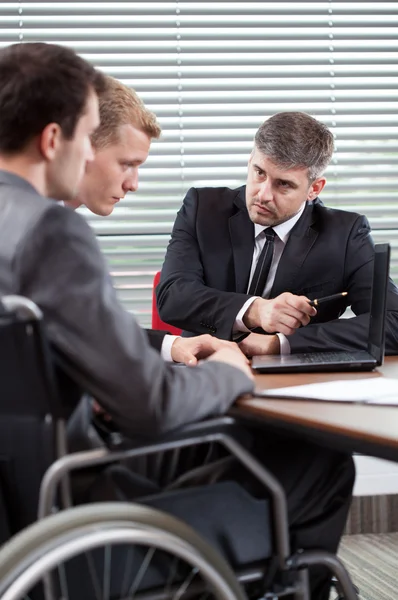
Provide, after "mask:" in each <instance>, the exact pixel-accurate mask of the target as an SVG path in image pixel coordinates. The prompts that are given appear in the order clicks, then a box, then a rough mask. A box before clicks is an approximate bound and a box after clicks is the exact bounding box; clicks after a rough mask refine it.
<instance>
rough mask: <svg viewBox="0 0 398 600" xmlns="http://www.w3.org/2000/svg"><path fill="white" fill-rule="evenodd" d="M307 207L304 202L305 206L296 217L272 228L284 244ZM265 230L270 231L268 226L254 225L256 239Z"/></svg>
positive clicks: (302, 206)
mask: <svg viewBox="0 0 398 600" xmlns="http://www.w3.org/2000/svg"><path fill="white" fill-rule="evenodd" d="M305 205H306V202H303V204H302V205H301V207H300V210H299V211H298V213H297V214H296V215H294V217H291V218H290V219H288V220H287V221H285V222H284V223H281V224H280V225H275V227H273V228H272V229H273V230H274V231H275V233H276V235H277V236H278V238H279V239H280V240H281V241H282V242H283V243H284V244H285V243H286V242H287V240H288V238H289V234H290V232H291V230H292V229H293V227H294V226H295V224H296V223H297V221H298V220H299V218H300V217H301V215H302V214H303V212H304V209H305ZM264 229H268V227H267V226H265V227H264V225H259V224H258V223H254V239H256V237H257V236H258V235H259V234H260V233H261V232H263V231H264Z"/></svg>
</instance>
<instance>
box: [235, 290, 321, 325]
mask: <svg viewBox="0 0 398 600" xmlns="http://www.w3.org/2000/svg"><path fill="white" fill-rule="evenodd" d="M315 315H316V309H315V308H314V307H313V306H311V305H310V301H309V299H308V298H306V296H295V295H294V294H291V293H290V292H284V293H283V294H280V295H279V296H277V297H276V298H273V299H272V300H265V299H264V298H257V299H256V300H255V301H254V302H253V303H252V304H251V306H250V307H249V308H248V310H247V311H246V314H245V316H244V318H243V322H244V323H245V325H246V327H248V328H249V329H254V328H255V327H262V329H264V331H267V332H268V333H283V334H284V335H292V333H294V332H295V330H296V329H297V328H298V327H301V326H303V327H305V325H308V323H309V322H310V319H311V317H315Z"/></svg>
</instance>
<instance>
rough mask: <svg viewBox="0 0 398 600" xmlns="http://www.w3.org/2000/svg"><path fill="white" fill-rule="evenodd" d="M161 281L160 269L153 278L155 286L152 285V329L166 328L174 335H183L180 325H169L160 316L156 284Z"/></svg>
mask: <svg viewBox="0 0 398 600" xmlns="http://www.w3.org/2000/svg"><path fill="white" fill-rule="evenodd" d="M159 281H160V271H158V272H157V273H155V277H154V279H153V287H152V329H161V330H165V331H167V332H168V333H171V334H173V335H181V332H182V329H179V328H178V327H174V326H173V325H168V324H167V323H165V322H164V321H162V319H161V318H160V316H159V313H158V307H157V303H156V293H155V290H156V286H157V285H158V283H159Z"/></svg>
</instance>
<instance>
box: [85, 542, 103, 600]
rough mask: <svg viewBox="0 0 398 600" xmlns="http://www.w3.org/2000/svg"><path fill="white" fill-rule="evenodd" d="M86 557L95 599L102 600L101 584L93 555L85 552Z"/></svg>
mask: <svg viewBox="0 0 398 600" xmlns="http://www.w3.org/2000/svg"><path fill="white" fill-rule="evenodd" d="M85 557H86V560H87V565H88V571H89V575H90V579H91V582H92V584H93V589H94V594H95V598H96V600H101V584H100V582H99V579H98V575H97V571H96V569H95V565H94V560H93V557H92V555H91V552H85Z"/></svg>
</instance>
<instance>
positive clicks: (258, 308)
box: [157, 112, 398, 355]
mask: <svg viewBox="0 0 398 600" xmlns="http://www.w3.org/2000/svg"><path fill="white" fill-rule="evenodd" d="M332 152H333V136H332V133H331V132H330V131H329V130H328V129H327V127H326V126H325V125H323V124H322V123H320V122H319V121H317V120H316V119H314V118H312V117H310V116H309V115H307V114H304V113H299V112H291V113H289V112H287V113H279V114H276V115H274V116H273V117H271V118H270V119H268V120H267V121H265V123H263V125H262V126H261V127H260V129H259V130H258V132H257V134H256V137H255V144H254V149H253V151H252V154H251V156H250V159H249V165H248V176H247V185H246V186H243V187H241V188H238V189H236V190H231V189H228V188H203V189H194V188H192V189H190V190H189V191H188V193H187V195H186V197H185V199H184V203H183V206H182V208H181V209H180V211H179V213H178V215H177V219H176V221H175V224H174V228H173V232H172V236H171V240H170V243H169V246H168V249H167V254H166V258H165V261H164V265H163V269H162V275H161V281H160V284H159V286H158V288H157V300H158V308H159V313H160V315H161V318H162V319H163V320H164V321H166V322H168V323H171V324H172V325H175V326H177V327H181V328H183V329H185V330H186V332H189V333H188V335H189V334H198V333H204V332H205V331H207V332H209V333H211V334H213V335H216V336H218V337H220V338H223V339H235V340H237V341H238V340H243V341H241V347H242V348H243V350H244V351H245V352H246V353H247V354H248V355H253V354H262V353H264V354H278V353H282V354H286V353H289V352H305V351H316V350H335V349H350V348H357V349H364V348H366V343H367V334H368V324H369V306H370V292H371V285H372V262H373V255H374V249H373V242H372V239H371V236H370V227H369V224H368V221H367V219H366V218H365V217H364V216H361V215H359V214H356V213H352V212H347V211H341V210H332V209H329V208H326V207H325V206H324V205H323V204H322V202H321V201H320V200H319V198H318V195H319V193H320V192H321V191H322V189H323V187H324V186H325V183H326V179H325V177H324V176H323V172H324V170H325V169H326V167H327V165H328V163H329V161H330V159H331V157H332ZM267 232H271V236H272V240H271V241H269V240H268V239H267V236H268V233H267ZM268 237H269V236H268ZM265 251H266V252H268V251H269V252H268V268H269V270H268V272H267V276H266V279H265V281H263V282H262V286H261V289H255V286H254V285H253V284H254V283H255V280H256V278H257V276H258V270H257V271H256V267H257V263H258V262H259V263H260V260H259V257H260V259H261V261H262V260H266V259H264V252H265ZM344 291H345V292H348V294H347V296H345V297H343V296H342V297H341V298H340V299H339V300H336V301H334V302H330V303H325V304H324V305H322V306H320V307H319V309H318V311H317V310H315V308H313V307H311V306H310V304H309V302H308V300H309V299H314V298H320V297H322V296H327V295H331V294H335V293H339V292H344ZM347 306H351V308H352V310H353V312H354V313H355V315H356V316H355V317H353V318H351V319H339V317H340V316H341V315H342V313H343V312H344V311H345V309H346V308H347ZM264 333H265V334H267V335H264ZM386 351H387V353H388V354H396V353H397V352H398V290H397V288H396V286H395V285H394V284H393V282H392V281H391V280H390V282H389V288H388V302H387V322H386Z"/></svg>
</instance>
